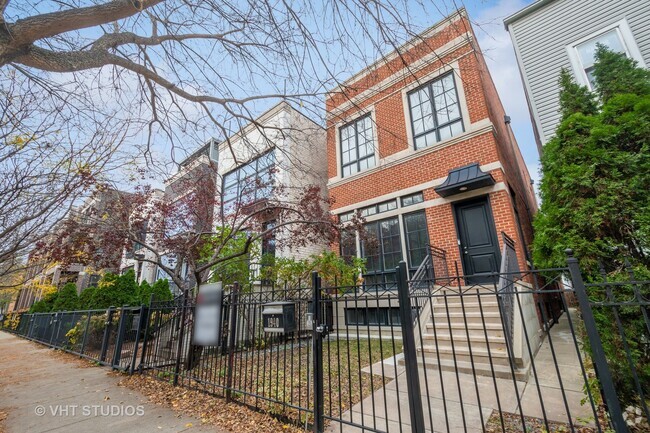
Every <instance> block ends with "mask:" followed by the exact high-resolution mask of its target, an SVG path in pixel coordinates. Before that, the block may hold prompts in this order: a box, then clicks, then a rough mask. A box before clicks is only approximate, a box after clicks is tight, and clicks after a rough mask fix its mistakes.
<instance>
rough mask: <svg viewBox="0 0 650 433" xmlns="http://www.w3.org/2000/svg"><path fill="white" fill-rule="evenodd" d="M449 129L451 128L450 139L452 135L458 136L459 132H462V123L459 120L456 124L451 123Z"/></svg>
mask: <svg viewBox="0 0 650 433" xmlns="http://www.w3.org/2000/svg"><path fill="white" fill-rule="evenodd" d="M450 127H451V135H452V137H453V136H454V135H458V134H460V133H461V132H463V122H462V121H460V120H459V121H458V122H456V123H452V124H451V125H450Z"/></svg>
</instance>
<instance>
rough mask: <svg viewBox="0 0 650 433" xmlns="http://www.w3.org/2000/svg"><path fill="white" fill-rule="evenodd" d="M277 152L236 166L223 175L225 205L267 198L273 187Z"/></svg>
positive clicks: (248, 202) (235, 204)
mask: <svg viewBox="0 0 650 433" xmlns="http://www.w3.org/2000/svg"><path fill="white" fill-rule="evenodd" d="M274 166H275V152H274V151H270V152H267V153H265V154H264V155H262V156H260V157H258V158H256V159H254V160H252V161H250V162H248V163H246V164H244V165H242V166H240V167H238V168H236V169H235V170H233V171H231V172H230V173H228V174H226V175H225V176H224V177H223V206H224V207H226V208H230V210H232V208H234V207H236V206H237V205H242V204H243V205H247V204H250V203H254V202H256V201H258V200H262V199H263V198H267V197H268V196H269V194H270V192H271V188H272V187H273V168H274Z"/></svg>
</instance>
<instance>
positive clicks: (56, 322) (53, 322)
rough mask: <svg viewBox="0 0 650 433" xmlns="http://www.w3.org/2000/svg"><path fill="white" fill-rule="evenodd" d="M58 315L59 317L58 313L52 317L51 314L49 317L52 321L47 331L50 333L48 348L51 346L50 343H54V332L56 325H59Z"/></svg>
mask: <svg viewBox="0 0 650 433" xmlns="http://www.w3.org/2000/svg"><path fill="white" fill-rule="evenodd" d="M58 315H59V313H54V315H52V313H50V317H51V320H52V323H51V326H49V331H50V344H49V345H50V346H52V342H53V341H54V331H55V329H56V327H57V325H58V324H59V321H58Z"/></svg>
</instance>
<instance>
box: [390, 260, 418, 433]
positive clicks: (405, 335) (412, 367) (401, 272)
mask: <svg viewBox="0 0 650 433" xmlns="http://www.w3.org/2000/svg"><path fill="white" fill-rule="evenodd" d="M407 272H408V271H407V269H406V262H404V261H403V260H402V261H401V262H399V266H398V267H397V295H398V299H399V313H400V322H401V325H402V343H403V345H404V366H405V368H406V385H407V389H408V399H409V411H410V415H411V426H412V430H413V431H414V432H423V431H424V412H423V410H424V408H423V407H422V395H421V394H420V377H419V375H418V359H417V348H416V347H415V332H414V331H413V313H412V311H411V299H410V297H409V287H408V281H407V279H406V278H407V275H408V273H407Z"/></svg>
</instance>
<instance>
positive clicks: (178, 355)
mask: <svg viewBox="0 0 650 433" xmlns="http://www.w3.org/2000/svg"><path fill="white" fill-rule="evenodd" d="M188 296H189V292H188V290H187V289H185V290H183V307H182V311H181V322H180V324H179V329H178V345H177V346H176V365H175V366H174V381H173V383H174V386H177V385H178V375H179V374H180V371H181V358H182V357H183V339H184V338H185V316H186V314H187V298H188Z"/></svg>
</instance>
